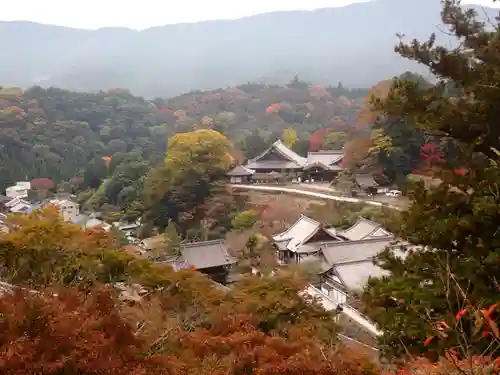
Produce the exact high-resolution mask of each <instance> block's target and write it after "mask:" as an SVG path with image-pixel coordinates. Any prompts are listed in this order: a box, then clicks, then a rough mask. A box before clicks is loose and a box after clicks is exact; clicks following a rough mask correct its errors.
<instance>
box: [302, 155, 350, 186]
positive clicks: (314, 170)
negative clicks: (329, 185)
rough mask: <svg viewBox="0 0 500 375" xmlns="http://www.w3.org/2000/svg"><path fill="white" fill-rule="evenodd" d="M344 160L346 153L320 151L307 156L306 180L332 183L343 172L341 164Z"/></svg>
mask: <svg viewBox="0 0 500 375" xmlns="http://www.w3.org/2000/svg"><path fill="white" fill-rule="evenodd" d="M343 159H344V152H343V151H342V150H337V151H318V152H309V153H308V154H307V163H306V164H305V165H304V168H303V171H304V178H305V179H309V178H312V179H314V180H316V181H332V180H334V179H335V178H336V177H337V176H338V174H339V173H340V172H341V171H342V170H343V168H342V167H341V165H340V163H341V162H342V160H343Z"/></svg>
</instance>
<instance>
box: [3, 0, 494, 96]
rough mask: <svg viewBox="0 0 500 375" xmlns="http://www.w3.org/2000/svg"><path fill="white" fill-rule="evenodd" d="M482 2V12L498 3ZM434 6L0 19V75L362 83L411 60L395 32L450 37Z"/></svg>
mask: <svg viewBox="0 0 500 375" xmlns="http://www.w3.org/2000/svg"><path fill="white" fill-rule="evenodd" d="M484 10H485V12H486V13H487V14H488V15H489V16H491V17H494V16H495V15H496V14H497V12H498V10H496V9H492V8H484ZM439 13H440V2H439V0H372V1H371V2H368V3H358V4H353V5H349V6H346V7H343V8H327V9H321V10H316V11H293V12H274V13H266V14H261V15H257V16H252V17H247V18H242V19H239V20H233V21H226V20H224V21H222V20H221V21H206V22H199V23H192V24H177V25H167V26H161V27H155V28H150V29H147V30H143V31H135V30H130V29H126V28H104V29H99V30H95V31H90V30H80V29H71V28H65V27H59V26H51V25H41V24H36V23H31V22H0V41H1V42H2V49H3V51H4V53H3V54H2V59H1V60H0V85H4V86H7V85H16V86H21V87H27V86H32V85H34V84H39V85H42V86H58V87H62V88H67V89H72V90H78V91H80V90H86V91H93V90H100V89H108V88H115V87H120V88H128V89H130V90H131V91H132V92H134V93H135V94H139V95H143V96H146V97H152V96H163V97H165V96H173V95H177V94H180V93H182V92H187V91H190V90H204V89H214V88H218V87H226V86H232V85H237V84H241V83H245V82H248V81H253V82H273V83H276V82H278V83H279V82H288V81H289V80H290V79H291V78H292V77H293V76H294V75H295V74H299V76H300V77H301V78H302V79H304V80H308V81H313V82H321V83H331V84H337V82H338V81H342V83H343V84H344V85H347V86H351V87H366V86H370V85H373V84H375V83H376V82H378V81H380V80H382V79H386V78H388V77H391V76H394V75H397V74H401V73H402V72H404V71H406V70H418V69H417V68H416V65H414V64H412V63H411V62H408V61H406V60H404V59H402V58H400V57H399V56H398V55H396V54H395V53H394V51H393V47H394V44H395V43H396V41H397V38H396V35H395V34H396V33H398V32H403V33H404V34H405V35H407V36H408V37H411V38H413V37H416V38H418V39H426V38H427V37H428V36H429V35H430V34H431V33H432V32H437V33H438V40H440V41H441V42H445V43H450V42H451V41H450V40H448V39H447V38H448V37H447V36H446V35H444V34H443V33H440V32H439V30H438V25H440V24H441V20H440V19H439ZM481 14H483V11H482V10H481ZM424 73H425V72H424Z"/></svg>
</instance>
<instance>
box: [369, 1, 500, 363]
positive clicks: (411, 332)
mask: <svg viewBox="0 0 500 375" xmlns="http://www.w3.org/2000/svg"><path fill="white" fill-rule="evenodd" d="M442 18H443V22H444V23H445V24H446V25H447V26H448V27H449V29H450V31H451V32H452V33H453V34H454V35H455V36H456V37H457V39H459V41H460V46H459V47H457V48H456V49H446V48H444V47H441V46H435V44H434V42H435V39H434V37H432V38H431V39H430V41H429V42H425V43H419V42H418V41H414V42H412V43H411V44H409V45H406V44H403V43H402V44H400V45H399V46H398V47H397V51H398V52H399V53H400V54H401V55H402V56H404V57H407V58H410V59H414V60H416V61H417V62H420V63H422V64H423V65H425V66H428V67H429V68H430V69H431V70H432V72H433V73H434V74H436V75H437V76H438V78H439V82H438V84H437V85H435V86H432V87H422V86H421V85H419V83H418V82H415V81H408V80H396V81H395V82H394V83H393V86H392V88H391V90H390V92H389V94H388V96H387V98H386V99H385V100H376V101H375V103H374V104H375V107H376V108H377V109H379V110H380V111H382V112H383V113H385V114H387V116H389V117H390V116H393V117H395V118H400V119H404V120H405V121H406V122H407V123H411V124H415V126H416V127H417V128H418V129H419V130H420V131H422V132H427V133H430V134H431V135H432V136H433V137H435V138H436V139H440V140H442V141H443V142H444V143H446V144H451V145H453V148H454V149H455V152H456V159H455V162H456V163H459V164H460V166H461V167H462V168H463V169H462V172H460V173H457V172H456V169H455V168H456V165H454V163H447V162H446V161H444V162H443V163H441V164H440V165H439V166H435V169H434V170H435V174H434V176H435V177H438V178H439V180H438V181H441V183H440V184H439V185H438V186H435V187H431V188H430V189H426V188H425V187H424V185H423V183H418V184H416V186H414V187H413V189H411V191H410V197H411V198H412V201H413V203H412V205H411V206H410V209H409V210H408V212H405V213H403V215H402V220H401V222H400V228H401V229H400V231H399V234H400V235H401V236H402V237H403V238H405V239H407V240H408V241H409V242H411V243H413V244H415V245H420V246H422V248H421V249H419V250H417V251H409V252H408V253H407V256H406V258H405V259H400V258H396V257H394V256H393V255H392V254H390V253H389V252H386V253H384V254H383V255H382V256H381V258H380V260H379V262H380V264H381V266H382V267H383V268H385V269H386V270H388V271H391V272H392V276H391V277H385V278H382V279H378V280H373V281H372V282H371V283H370V285H369V287H368V288H367V290H366V293H365V296H364V297H365V302H366V305H367V309H368V312H369V314H370V315H371V316H372V317H373V319H375V321H376V322H377V323H378V324H380V326H381V327H382V328H383V330H384V336H383V338H382V340H381V344H382V348H383V350H384V351H385V352H386V353H387V354H388V355H392V356H398V355H405V354H420V353H422V352H428V353H429V354H433V355H437V354H442V353H443V352H444V351H445V350H447V349H450V348H453V349H457V350H458V349H460V350H459V355H460V356H462V357H463V356H465V357H469V356H470V355H473V354H478V355H479V354H486V355H491V356H494V357H496V356H498V355H499V351H498V345H491V339H490V338H488V337H482V338H481V337H480V338H479V339H478V340H476V338H475V335H476V334H477V330H476V329H472V328H471V327H469V325H471V326H472V327H474V324H473V323H467V325H466V327H467V328H464V329H463V330H454V331H452V332H450V333H447V335H449V337H448V339H447V340H446V341H444V342H443V341H439V340H433V341H432V342H430V343H429V342H426V339H427V338H428V337H433V336H435V335H437V334H442V332H441V331H442V326H441V324H440V323H439V322H440V321H442V320H444V321H445V322H447V323H446V324H448V325H450V326H454V325H455V324H457V323H458V318H457V317H456V314H457V313H458V312H460V311H462V310H463V309H464V308H467V307H468V306H474V307H475V308H477V309H478V311H481V310H483V309H487V308H488V307H489V306H491V305H492V304H494V303H496V302H497V301H499V300H500V288H499V285H498V280H497V277H498V274H499V272H500V263H499V262H498V259H499V257H500V253H499V248H500V247H499V244H500V237H499V232H498V225H497V223H498V222H500V217H499V212H500V197H499V195H498V193H497V190H498V183H499V182H500V167H499V164H498V163H499V161H500V160H499V152H498V150H499V149H500V145H499V137H498V134H497V133H498V126H497V123H498V119H499V112H498V99H499V97H498V88H497V82H498V77H499V71H500V63H499V61H498V56H497V53H496V51H497V50H498V46H499V43H500V41H499V39H498V35H499V33H498V29H497V27H495V28H493V29H492V28H490V27H491V25H488V26H486V25H484V24H482V23H480V22H478V21H477V20H476V18H475V14H474V12H472V11H470V12H468V11H467V12H466V11H464V10H463V9H462V8H460V4H459V2H458V1H454V0H446V1H444V2H443V13H442ZM490 320H492V321H493V322H495V321H496V323H495V324H497V323H498V316H497V315H496V314H495V315H494V316H491V317H490ZM464 324H465V323H464ZM426 344H428V345H426Z"/></svg>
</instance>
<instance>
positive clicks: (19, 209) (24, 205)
mask: <svg viewBox="0 0 500 375" xmlns="http://www.w3.org/2000/svg"><path fill="white" fill-rule="evenodd" d="M4 208H5V210H6V212H8V213H14V214H15V213H23V214H29V213H31V212H32V211H33V209H34V207H33V205H32V204H31V203H30V202H28V201H27V200H24V199H23V198H21V197H16V198H13V199H11V200H9V201H8V202H6V203H4Z"/></svg>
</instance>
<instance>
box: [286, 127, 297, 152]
mask: <svg viewBox="0 0 500 375" xmlns="http://www.w3.org/2000/svg"><path fill="white" fill-rule="evenodd" d="M295 142H297V132H296V131H295V129H291V128H286V129H285V130H284V131H283V143H284V144H285V146H286V147H288V148H292V147H293V145H294V144H295Z"/></svg>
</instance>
